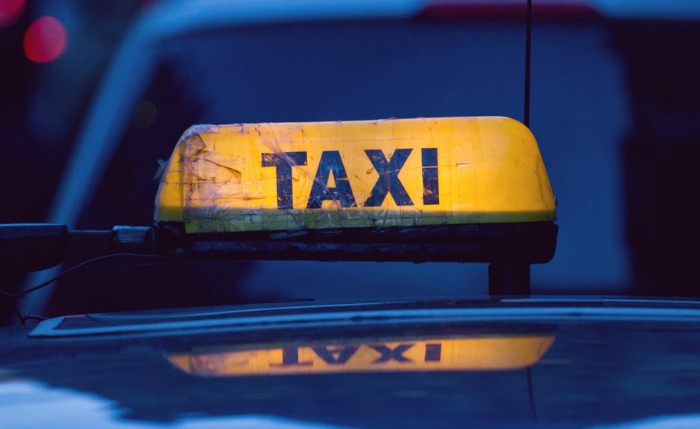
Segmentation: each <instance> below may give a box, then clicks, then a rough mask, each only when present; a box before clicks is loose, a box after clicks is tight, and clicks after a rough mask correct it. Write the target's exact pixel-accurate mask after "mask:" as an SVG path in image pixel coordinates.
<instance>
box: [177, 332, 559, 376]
mask: <svg viewBox="0 0 700 429" xmlns="http://www.w3.org/2000/svg"><path fill="white" fill-rule="evenodd" d="M554 339H555V338H554V336H553V335H537V336H512V337H508V336H503V337H481V338H479V337H477V338H436V339H413V340H410V339H409V340H406V341H396V340H394V341H381V340H374V341H371V342H366V343H349V344H337V343H333V344H322V343H318V344H288V345H285V346H274V347H269V348H265V347H263V348H260V347H258V348H253V349H245V348H241V347H238V348H226V347H222V348H215V349H203V350H193V351H192V352H191V353H176V354H171V355H168V357H167V358H168V360H169V361H170V362H171V363H173V364H174V365H175V366H176V367H177V368H179V369H181V370H182V371H184V372H187V373H189V374H194V375H200V376H208V377H225V376H242V375H275V374H280V375H281V374H304V373H306V374H309V373H314V374H319V373H342V372H409V371H504V370H513V369H520V368H526V367H528V366H531V365H534V364H535V363H536V362H537V361H539V360H540V358H541V357H542V356H543V355H544V354H545V353H546V352H547V350H549V348H550V347H551V345H552V343H553V342H554Z"/></svg>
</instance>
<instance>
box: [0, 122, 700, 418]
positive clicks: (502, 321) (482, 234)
mask: <svg viewBox="0 0 700 429" xmlns="http://www.w3.org/2000/svg"><path fill="white" fill-rule="evenodd" d="M555 219H556V207H555V200H554V195H553V192H552V187H551V186H550V183H549V179H548V177H547V173H546V169H545V167H544V164H543V162H542V158H541V155H540V153H539V149H538V146H537V143H536V141H535V139H534V137H533V135H532V133H531V132H530V131H529V130H528V129H527V127H525V126H524V125H522V124H521V123H519V122H518V121H515V120H513V119H509V118H501V117H449V118H417V119H385V120H373V121H336V122H315V123H277V124H273V123H259V124H232V125H197V126H193V127H191V128H190V129H189V130H187V131H186V132H185V133H184V134H183V135H182V137H181V138H180V141H179V142H178V144H177V145H176V147H175V149H174V151H173V154H172V156H171V158H170V160H169V161H168V163H167V165H166V166H165V171H164V172H163V174H162V175H161V179H160V186H159V190H158V193H157V196H156V199H155V210H154V219H153V225H152V226H150V227H146V226H142V227H136V226H134V227H115V228H114V229H113V230H107V231H102V232H98V231H89V232H88V231H71V230H68V229H67V228H66V227H65V226H57V225H3V234H4V235H3V239H8V237H12V238H13V239H14V240H15V244H16V243H19V242H21V243H24V244H25V248H24V251H25V252H27V253H32V251H38V250H37V249H40V248H42V247H45V246H44V244H45V243H46V240H51V241H52V242H57V241H58V242H60V244H59V246H57V247H58V248H59V249H60V250H63V251H65V250H66V249H68V250H70V248H71V247H73V246H86V245H94V246H98V247H103V248H102V251H103V252H105V253H107V255H105V256H103V257H110V256H117V257H118V256H120V255H124V254H125V253H124V252H125V251H126V250H129V251H130V252H135V253H127V255H132V256H133V255H141V257H144V258H149V260H150V259H153V260H155V261H157V262H158V263H162V262H165V261H173V260H175V261H177V260H187V259H192V258H209V259H223V260H224V261H226V260H228V259H231V258H244V259H245V258H271V259H313V260H349V261H353V260H366V259H378V260H400V261H412V262H425V261H453V262H454V261H458V262H466V261H480V262H488V263H489V264H490V265H489V276H490V282H489V291H490V297H485V298H480V299H476V298H471V299H468V298H464V299H438V298H436V299H430V300H428V299H425V300H411V299H406V298H403V299H401V298H399V299H394V300H364V301H343V302H338V301H336V302H321V301H318V302H317V301H307V302H286V303H266V304H252V305H239V306H218V307H199V308H190V309H161V310H151V311H137V312H122V313H101V314H100V313H98V314H77V315H67V316H60V317H55V318H51V319H47V320H41V321H37V320H35V319H34V318H30V317H23V316H22V315H21V313H18V314H19V316H20V317H21V318H23V323H24V324H23V326H19V327H15V328H6V329H4V330H3V331H2V336H3V348H2V354H1V355H0V368H2V373H0V374H1V377H2V379H1V381H0V397H1V398H2V400H1V401H0V411H1V412H2V415H3V416H4V418H5V419H7V421H10V422H12V425H13V427H36V426H43V425H49V426H51V425H53V426H55V427H125V428H138V427H153V425H157V426H158V427H162V426H167V427H322V428H332V427H385V426H387V425H391V426H399V427H425V426H431V427H433V426H437V427H461V426H463V425H471V426H479V427H592V426H596V425H609V427H618V426H617V425H621V426H619V427H677V425H678V424H690V425H694V424H697V423H698V417H697V407H698V403H699V402H698V401H697V399H698V395H699V394H700V364H698V360H697V350H698V349H699V347H700V343H698V336H697V335H694V333H697V331H698V329H699V328H700V306H698V304H697V302H695V301H673V300H663V301H662V300H634V299H612V298H598V299H595V298H587V299H586V298H580V299H575V298H569V299H562V298H543V297H541V298H537V297H529V293H530V290H529V267H530V264H532V263H544V262H546V261H548V260H549V259H551V257H552V256H553V253H554V248H555V245H556V235H557V226H556V224H555ZM47 228H48V230H47ZM32 230H35V231H34V232H36V233H37V234H35V235H34V236H32V234H31V232H32ZM13 234H14V235H13ZM41 234H43V235H41ZM95 234H97V235H99V236H102V237H103V238H105V237H106V238H107V239H106V240H95V239H94V235H95ZM37 237H40V239H39V240H38V242H32V240H33V239H37ZM105 246H106V247H105ZM18 248H20V249H21V246H20V247H18ZM110 252H112V254H111V255H110V254H109V253H110ZM20 253H21V252H20ZM58 253H60V252H58ZM20 259H21V258H20ZM35 263H38V262H36V261H35ZM44 263H45V264H53V263H56V260H54V261H48V262H46V261H44ZM231 275H235V273H231ZM38 287H43V286H42V285H39V286H38ZM28 293H32V290H31V289H30V290H28V291H25V292H24V293H23V295H26V294H28ZM5 294H6V295H7V293H6V292H5ZM23 295H19V296H14V297H13V298H17V299H20V298H22V296H23ZM657 425H660V426H657Z"/></svg>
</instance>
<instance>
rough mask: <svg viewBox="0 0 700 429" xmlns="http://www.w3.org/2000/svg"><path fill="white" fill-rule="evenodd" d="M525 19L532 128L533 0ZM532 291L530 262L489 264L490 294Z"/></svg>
mask: <svg viewBox="0 0 700 429" xmlns="http://www.w3.org/2000/svg"><path fill="white" fill-rule="evenodd" d="M525 21H526V29H525V95H524V99H525V100H524V115H523V124H525V126H526V127H527V128H530V62H531V61H530V57H531V45H532V0H527V8H526V14H525ZM530 293H531V288H530V264H528V263H524V262H522V261H499V262H491V263H490V264H489V295H529V294H530Z"/></svg>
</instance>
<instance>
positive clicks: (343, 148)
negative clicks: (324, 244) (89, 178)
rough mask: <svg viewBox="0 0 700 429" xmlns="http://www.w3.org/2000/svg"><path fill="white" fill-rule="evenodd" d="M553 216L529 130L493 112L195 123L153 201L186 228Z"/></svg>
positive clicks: (162, 217)
mask: <svg viewBox="0 0 700 429" xmlns="http://www.w3.org/2000/svg"><path fill="white" fill-rule="evenodd" d="M555 218H556V211H555V203H554V196H553V193H552V189H551V186H550V183H549V179H548V177H547V173H546V170H545V168H544V164H543V162H542V158H541V156H540V152H539V149H538V147H537V143H536V141H535V139H534V137H533V136H532V134H531V133H530V131H529V130H528V129H527V128H526V127H525V126H524V125H522V124H520V123H519V122H517V121H515V120H513V119H509V118H501V117H476V118H469V117H453V118H419V119H389V120H377V121H346V122H342V121H338V122H309V123H277V124H270V123H261V124H236V125H221V126H213V125H200V126H195V127H192V128H190V129H189V130H188V131H187V132H186V133H185V134H184V135H183V136H182V138H181V139H180V141H179V143H178V145H177V147H176V148H175V151H174V153H173V156H172V157H171V159H170V161H169V163H168V165H167V168H166V170H165V172H164V174H163V176H162V178H161V184H160V188H159V191H158V195H157V197H156V210H155V221H156V223H159V222H178V223H183V224H184V229H185V232H187V233H210V232H238V231H290V230H305V229H326V228H363V227H365V228H366V227H380V228H383V227H406V226H423V225H450V224H452V225H454V224H486V223H520V222H543V221H548V222H551V221H554V220H555Z"/></svg>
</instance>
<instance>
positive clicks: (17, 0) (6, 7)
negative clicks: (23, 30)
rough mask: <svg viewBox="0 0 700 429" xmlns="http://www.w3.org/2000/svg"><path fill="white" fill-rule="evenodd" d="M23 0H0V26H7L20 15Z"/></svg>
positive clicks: (22, 8) (22, 9)
mask: <svg viewBox="0 0 700 429" xmlns="http://www.w3.org/2000/svg"><path fill="white" fill-rule="evenodd" d="M22 12H24V0H0V27H9V26H11V25H12V24H14V23H15V22H17V20H18V19H19V17H20V16H22Z"/></svg>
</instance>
